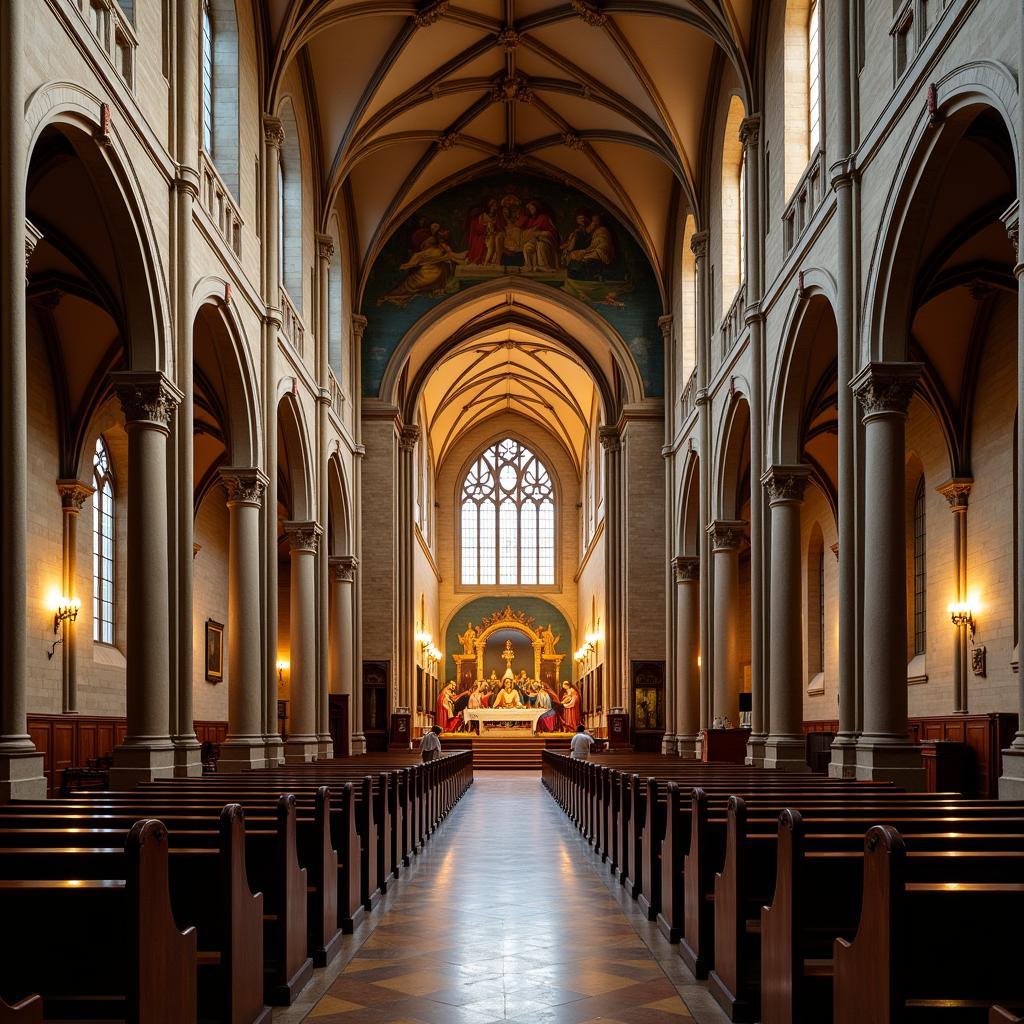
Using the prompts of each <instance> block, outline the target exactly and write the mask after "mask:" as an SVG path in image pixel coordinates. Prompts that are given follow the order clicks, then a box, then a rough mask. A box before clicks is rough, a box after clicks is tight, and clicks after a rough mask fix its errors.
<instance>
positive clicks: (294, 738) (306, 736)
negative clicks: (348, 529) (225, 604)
mask: <svg viewBox="0 0 1024 1024" xmlns="http://www.w3.org/2000/svg"><path fill="white" fill-rule="evenodd" d="M285 532H286V533H287V534H288V543H289V544H290V545H291V559H292V565H291V570H292V571H291V586H290V588H289V590H290V596H291V615H290V621H289V636H290V656H291V657H290V660H291V667H290V669H289V676H290V678H291V704H290V706H289V710H290V715H289V718H290V727H289V729H288V739H287V740H286V741H285V744H284V759H285V761H286V762H287V763H292V762H301V761H313V760H315V759H316V756H317V752H318V745H317V738H316V554H317V549H318V548H319V545H320V534H321V529H320V527H319V525H318V524H317V523H296V522H290V523H285Z"/></svg>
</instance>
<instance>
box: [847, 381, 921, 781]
mask: <svg viewBox="0 0 1024 1024" xmlns="http://www.w3.org/2000/svg"><path fill="white" fill-rule="evenodd" d="M920 373H921V364H920V363H868V364H867V365H866V366H865V367H864V369H862V370H861V371H860V373H858V374H857V376H856V377H854V379H853V380H852V381H851V387H852V388H853V390H854V394H855V395H856V396H857V399H858V400H859V402H860V404H861V407H862V409H863V411H864V441H865V453H864V457H865V462H864V510H865V513H864V562H865V565H866V566H868V567H869V569H868V572H867V573H866V574H865V579H864V638H863V651H864V655H863V658H864V729H863V732H862V733H861V735H860V737H859V739H858V740H857V778H858V779H883V780H890V781H893V782H895V783H897V784H898V785H901V786H903V787H904V788H906V789H908V790H919V789H921V788H922V787H923V786H924V770H923V769H922V768H921V752H920V748H919V747H916V746H914V745H912V744H911V743H910V742H909V741H908V738H907V583H906V572H907V558H906V538H905V530H904V527H905V523H904V519H905V515H906V512H905V508H904V505H905V490H906V488H905V486H904V472H905V466H904V462H905V458H906V452H905V445H904V442H905V433H906V420H907V407H908V405H909V404H910V399H911V397H912V396H913V393H914V385H915V383H916V381H917V379H918V377H919V376H920Z"/></svg>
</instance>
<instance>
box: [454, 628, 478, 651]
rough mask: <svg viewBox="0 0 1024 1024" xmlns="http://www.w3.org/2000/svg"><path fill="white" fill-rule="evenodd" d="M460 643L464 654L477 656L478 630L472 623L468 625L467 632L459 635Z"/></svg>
mask: <svg viewBox="0 0 1024 1024" xmlns="http://www.w3.org/2000/svg"><path fill="white" fill-rule="evenodd" d="M456 636H458V638H459V643H460V644H462V653H463V654H476V630H475V629H474V628H473V623H472V622H467V623H466V632H465V633H457V634H456Z"/></svg>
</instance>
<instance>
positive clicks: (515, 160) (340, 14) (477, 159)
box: [266, 0, 753, 273]
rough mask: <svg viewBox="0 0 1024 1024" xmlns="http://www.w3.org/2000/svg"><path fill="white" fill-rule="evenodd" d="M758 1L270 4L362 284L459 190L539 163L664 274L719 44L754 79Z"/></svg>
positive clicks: (311, 0) (691, 176)
mask: <svg viewBox="0 0 1024 1024" xmlns="http://www.w3.org/2000/svg"><path fill="white" fill-rule="evenodd" d="M752 6H753V0H607V2H601V3H599V2H596V0H462V2H461V3H459V2H450V0H404V2H402V0H269V2H268V4H267V7H266V13H267V16H268V24H267V29H268V31H269V33H270V35H271V38H272V39H273V40H274V41H275V47H274V52H275V56H274V72H273V79H272V82H271V88H272V91H277V90H280V88H281V83H282V81H283V79H284V76H285V74H286V73H287V72H288V69H289V68H290V67H292V66H293V64H294V63H295V62H297V63H298V66H299V67H301V69H302V70H303V73H304V74H305V75H306V77H307V82H308V85H309V89H310V92H311V93H312V96H313V98H314V100H315V106H316V110H315V115H314V116H315V120H316V124H315V132H316V134H317V141H318V144H319V151H320V152H319V159H320V161H321V165H322V166H321V174H322V181H323V182H324V191H325V195H326V196H327V197H328V201H329V203H332V204H333V203H334V202H338V201H340V202H342V203H343V204H345V206H346V207H347V210H348V213H349V219H350V226H351V228H352V233H353V235H354V238H353V239H352V241H353V243H354V248H355V251H356V256H357V259H358V261H359V264H360V266H361V268H362V271H363V272H364V273H365V269H366V267H367V266H368V265H369V264H370V263H371V262H372V260H373V258H374V256H375V254H376V253H377V251H378V250H379V248H380V246H381V245H382V244H383V243H384V241H386V239H387V237H388V235H389V234H390V233H391V231H393V230H394V228H395V227H396V226H397V224H398V223H400V222H401V221H402V219H404V217H406V216H408V214H409V213H410V212H411V211H412V210H413V209H415V208H416V206H417V205H419V204H420V203H421V202H422V201H424V200H425V199H426V198H428V197H429V196H430V195H433V194H435V193H436V192H438V191H440V190H442V189H443V188H444V187H446V186H447V185H450V184H453V183H454V182H456V181H461V180H465V179H466V178H469V177H473V176H475V175H476V174H479V173H485V172H488V171H490V172H493V171H494V170H495V169H497V168H502V169H510V170H511V169H516V168H519V167H522V168H531V169H532V170H534V171H539V172H540V173H544V174H547V175H549V176H552V177H554V178H556V179H560V180H565V181H567V182H570V183H572V184H575V185H577V186H579V187H581V188H583V189H584V190H585V191H589V192H590V193H591V194H593V195H595V196H597V197H599V198H601V199H602V200H603V201H604V202H605V203H606V204H607V205H608V206H610V207H612V208H613V209H615V210H617V212H618V213H619V214H620V216H621V218H622V219H623V221H624V222H626V223H627V224H629V225H631V227H632V229H633V230H634V232H635V233H636V235H637V237H638V238H639V239H640V241H641V242H642V244H643V245H644V246H645V247H646V249H647V252H648V255H649V256H650V258H651V260H652V263H653V264H654V266H655V267H656V268H659V269H660V270H661V272H662V273H664V271H665V268H666V266H667V265H668V263H669V260H668V258H667V247H668V246H669V245H671V244H674V242H673V241H672V230H673V213H672V211H673V209H675V208H676V207H677V203H678V201H679V199H680V196H681V201H682V203H683V204H685V205H689V204H690V203H692V202H693V197H694V194H695V180H696V177H697V168H698V166H699V163H700V159H701V146H702V140H701V135H702V131H703V130H704V121H705V117H706V113H705V111H706V107H707V102H708V90H709V87H710V77H711V72H712V69H713V62H714V58H715V53H716V49H719V50H721V52H722V54H723V55H724V57H725V59H726V60H727V61H729V62H731V63H732V65H733V67H734V68H736V71H737V75H738V77H739V79H740V80H741V81H743V80H744V79H745V75H746V71H745V66H746V65H745V58H744V56H743V54H745V53H746V52H747V50H748V46H749V35H750V27H751V26H750V20H751V9H752Z"/></svg>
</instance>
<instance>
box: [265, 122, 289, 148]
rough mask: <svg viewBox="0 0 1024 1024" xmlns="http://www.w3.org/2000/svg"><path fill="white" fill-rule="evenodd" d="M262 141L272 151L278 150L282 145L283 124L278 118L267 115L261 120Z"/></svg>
mask: <svg viewBox="0 0 1024 1024" xmlns="http://www.w3.org/2000/svg"><path fill="white" fill-rule="evenodd" d="M263 141H264V142H265V143H266V144H267V145H268V146H272V147H273V148H274V149H280V148H281V147H282V146H283V145H284V122H283V121H282V120H281V118H279V117H271V116H270V115H269V114H267V115H265V116H264V118H263Z"/></svg>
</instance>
